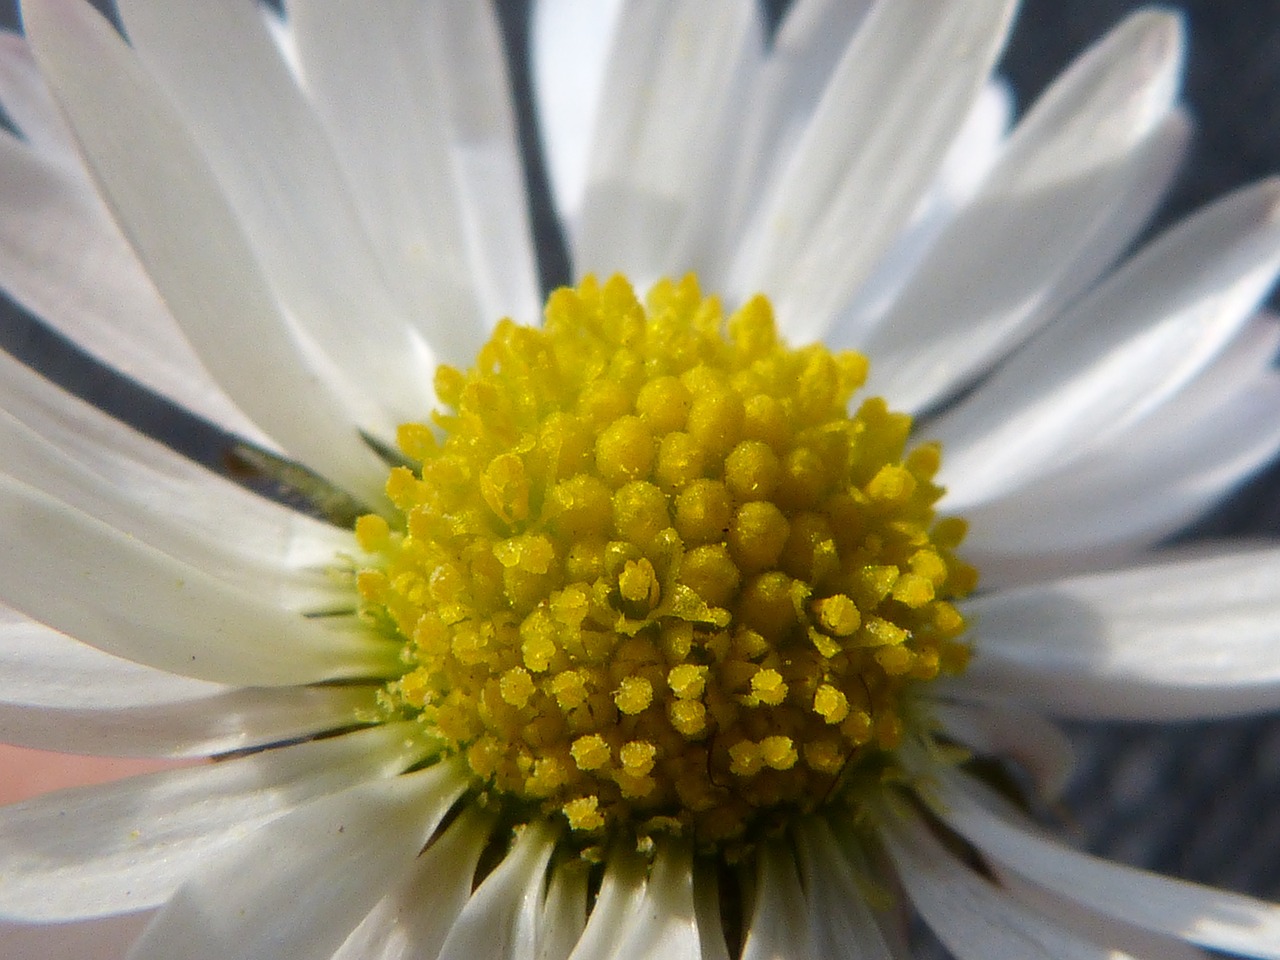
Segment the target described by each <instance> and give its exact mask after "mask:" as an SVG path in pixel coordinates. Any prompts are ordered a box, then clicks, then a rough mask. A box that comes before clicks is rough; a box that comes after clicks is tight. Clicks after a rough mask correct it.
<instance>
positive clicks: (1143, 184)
mask: <svg viewBox="0 0 1280 960" xmlns="http://www.w3.org/2000/svg"><path fill="white" fill-rule="evenodd" d="M1180 24H1181V21H1180V20H1179V19H1178V18H1177V17H1176V16H1174V15H1173V14H1171V13H1157V12H1151V11H1143V12H1140V13H1137V14H1135V15H1133V16H1132V17H1130V18H1129V19H1127V20H1126V21H1125V22H1124V23H1122V24H1121V25H1120V26H1119V27H1117V28H1116V29H1115V30H1113V31H1112V32H1111V34H1110V35H1109V36H1108V37H1107V38H1106V39H1105V40H1103V41H1102V42H1101V43H1100V44H1099V45H1098V46H1097V47H1095V48H1094V49H1093V50H1091V51H1090V52H1089V53H1086V54H1085V55H1084V56H1083V57H1081V58H1080V59H1079V60H1078V61H1077V62H1076V63H1075V64H1074V66H1073V67H1072V69H1070V70H1068V71H1067V72H1066V73H1064V74H1063V75H1062V76H1061V77H1060V78H1059V79H1058V80H1057V81H1056V82H1055V83H1054V84H1053V86H1051V87H1050V88H1049V90H1048V92H1047V93H1046V94H1045V95H1044V97H1042V98H1041V99H1040V101H1039V102H1038V103H1037V104H1036V105H1035V107H1034V108H1033V109H1032V111H1031V112H1030V113H1029V114H1028V115H1027V117H1026V119H1025V120H1023V121H1022V122H1021V123H1020V124H1019V125H1018V127H1017V129H1016V130H1015V131H1014V132H1013V135H1012V136H1011V137H1010V139H1009V141H1008V144H1007V146H1006V148H1005V150H1004V152H1003V154H1002V155H1001V157H1000V160H999V162H998V163H997V164H996V166H995V167H994V168H993V169H992V170H991V173H990V176H989V177H987V179H986V182H985V185H984V187H983V189H982V190H981V191H979V193H978V194H977V195H976V196H975V197H974V198H973V200H972V202H971V203H970V204H969V205H968V206H967V207H966V208H965V209H964V210H963V211H962V212H961V213H960V214H959V216H958V217H957V218H956V219H955V220H954V221H953V222H952V223H951V224H950V225H949V226H948V227H947V230H946V232H945V234H944V235H943V236H942V237H940V238H939V240H938V242H937V244H936V245H935V246H934V247H933V250H932V251H931V252H930V254H929V256H928V257H926V259H925V260H924V261H923V263H921V264H920V266H919V267H918V269H917V270H916V271H915V272H914V273H913V275H912V278H911V280H910V281H909V283H908V285H907V287H906V289H905V290H904V291H903V294H902V296H901V297H900V298H899V299H898V300H897V302H896V303H895V304H894V306H893V309H892V310H890V311H889V312H888V314H887V315H886V316H884V317H883V318H882V319H881V321H880V323H879V325H878V326H877V327H876V329H875V330H874V331H873V332H872V333H871V335H870V337H869V339H867V340H866V341H865V343H863V344H860V346H861V347H862V349H865V351H866V353H867V354H868V356H871V357H873V358H874V360H875V362H874V363H873V364H872V368H871V375H872V377H873V378H874V379H873V380H872V381H870V383H869V384H868V389H869V390H870V391H871V392H873V393H876V394H883V395H885V396H891V397H893V402H894V405H895V406H896V407H897V408H899V409H905V410H908V411H913V410H918V409H921V408H922V407H925V406H927V405H929V404H930V403H933V402H936V401H937V400H938V399H939V398H940V396H941V395H942V394H943V393H944V392H945V391H947V390H948V389H951V388H954V387H956V386H958V385H960V384H961V383H963V382H964V381H965V380H966V379H967V378H969V377H972V376H973V375H974V374H976V373H977V372H979V371H980V370H981V369H982V368H983V366H984V365H986V364H987V363H989V362H990V361H991V360H994V359H995V358H997V357H999V356H1000V355H1001V354H1003V353H1007V352H1009V351H1011V350H1012V349H1013V348H1014V347H1015V346H1016V345H1017V344H1018V343H1019V342H1020V341H1021V340H1023V339H1025V337H1026V336H1027V335H1028V334H1029V333H1030V332H1031V330H1032V329H1033V328H1034V326H1036V325H1038V324H1039V323H1042V322H1043V321H1046V320H1048V319H1049V317H1050V316H1052V314H1053V312H1054V311H1056V309H1057V308H1058V307H1059V306H1061V304H1062V303H1063V302H1065V301H1067V300H1069V299H1070V298H1071V297H1073V296H1075V295H1076V294H1077V293H1078V292H1079V290H1080V288H1081V286H1083V285H1087V284H1088V283H1091V282H1093V280H1094V279H1095V278H1096V275H1097V273H1098V272H1099V271H1101V270H1102V269H1103V268H1104V267H1106V266H1107V265H1108V264H1109V262H1110V260H1111V259H1112V258H1113V257H1115V256H1118V255H1119V253H1120V252H1121V251H1122V250H1123V249H1124V247H1126V246H1128V244H1129V243H1130V242H1131V241H1132V239H1133V235H1134V233H1136V231H1137V230H1138V229H1139V228H1140V227H1141V225H1142V222H1143V221H1144V220H1145V219H1146V215H1147V214H1149V213H1150V211H1151V209H1152V208H1153V206H1154V204H1155V203H1156V202H1157V200H1158V198H1159V197H1160V195H1161V194H1162V193H1163V192H1164V188H1165V187H1167V185H1168V182H1169V179H1170V177H1171V176H1172V174H1173V170H1174V167H1175V163H1174V162H1173V161H1176V159H1177V158H1178V157H1179V156H1180V154H1181V150H1180V149H1170V146H1171V144H1170V143H1169V140H1170V139H1171V138H1170V136H1168V135H1162V133H1161V132H1162V130H1163V128H1164V125H1165V121H1166V120H1167V118H1168V117H1169V114H1170V111H1171V110H1172V109H1173V106H1174V97H1175V95H1176V93H1177V84H1178V77H1179V75H1180V74H1181V66H1182V46H1183V44H1182V33H1181V30H1180ZM1172 139H1173V141H1174V143H1173V144H1172V145H1173V146H1175V147H1180V146H1181V144H1182V142H1183V141H1184V140H1185V131H1184V126H1183V125H1182V124H1181V123H1179V124H1178V129H1177V132H1176V133H1175V134H1173V136H1172ZM1134 194H1137V195H1138V198H1139V200H1140V203H1139V204H1138V210H1137V211H1136V213H1137V214H1138V215H1137V216H1134V215H1133V213H1132V212H1131V211H1130V210H1128V209H1127V207H1126V201H1128V200H1129V199H1130V197H1132V196H1133V195H1134ZM1118 212H1121V213H1123V214H1124V217H1123V221H1124V227H1125V229H1120V230H1117V229H1116V219H1117V213H1118ZM961 291H962V292H963V295H958V293H959V292H961Z"/></svg>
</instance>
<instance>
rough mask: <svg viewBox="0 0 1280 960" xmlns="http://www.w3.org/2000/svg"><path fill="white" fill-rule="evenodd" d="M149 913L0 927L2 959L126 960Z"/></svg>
mask: <svg viewBox="0 0 1280 960" xmlns="http://www.w3.org/2000/svg"><path fill="white" fill-rule="evenodd" d="M150 919H151V914H150V913H134V914H125V915H124V916H118V917H105V918H103V919H101V920H87V921H82V922H80V923H59V924H43V923H42V924H36V925H33V924H18V923H0V956H3V957H5V958H6V960H86V958H92V960H125V955H126V954H127V953H128V952H129V948H130V947H131V946H132V945H133V942H134V940H136V939H137V938H138V934H139V933H141V932H142V928H143V927H144V926H146V925H147V922H148V921H150Z"/></svg>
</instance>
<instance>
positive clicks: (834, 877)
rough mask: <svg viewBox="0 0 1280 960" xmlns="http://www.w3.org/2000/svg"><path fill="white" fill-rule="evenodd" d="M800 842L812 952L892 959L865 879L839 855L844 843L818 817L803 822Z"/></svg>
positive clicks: (853, 959)
mask: <svg viewBox="0 0 1280 960" xmlns="http://www.w3.org/2000/svg"><path fill="white" fill-rule="evenodd" d="M796 843H797V848H798V850H799V853H800V876H801V880H802V881H803V883H804V888H805V894H806V899H807V900H808V933H809V943H810V945H811V947H812V950H813V954H812V955H813V956H815V957H824V958H828V957H829V958H831V960H836V958H843V960H892V958H893V954H892V953H891V952H890V950H889V947H888V946H887V945H886V944H885V942H884V937H882V936H881V935H880V928H879V927H878V926H877V925H876V921H875V917H874V916H873V915H872V913H871V908H870V907H868V906H867V901H866V894H865V892H864V890H863V889H860V888H859V879H860V878H857V877H855V876H854V875H853V871H852V870H851V869H850V867H849V863H848V861H847V860H845V858H844V857H842V856H841V855H840V853H839V842H838V841H837V840H836V837H835V834H834V833H833V832H832V831H831V827H830V826H828V824H827V822H826V821H825V820H822V819H820V818H818V817H813V818H811V819H809V820H807V821H805V822H804V823H802V824H799V825H798V826H797V828H796ZM864 882H865V881H864Z"/></svg>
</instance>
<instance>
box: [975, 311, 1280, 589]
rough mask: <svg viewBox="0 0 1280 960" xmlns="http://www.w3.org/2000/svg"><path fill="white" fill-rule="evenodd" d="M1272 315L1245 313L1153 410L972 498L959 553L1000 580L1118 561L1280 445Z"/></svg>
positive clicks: (1278, 329) (988, 577)
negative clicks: (1241, 326)
mask: <svg viewBox="0 0 1280 960" xmlns="http://www.w3.org/2000/svg"><path fill="white" fill-rule="evenodd" d="M1277 343H1280V326H1278V325H1277V324H1276V323H1274V321H1272V320H1269V319H1262V320H1260V321H1259V322H1256V323H1254V324H1252V325H1251V326H1250V327H1248V328H1246V329H1245V331H1243V335H1242V336H1240V337H1238V338H1237V342H1236V343H1233V344H1232V346H1231V347H1230V348H1229V349H1228V350H1226V351H1224V354H1223V356H1222V357H1220V358H1219V359H1218V360H1217V361H1216V362H1215V363H1213V364H1212V365H1211V366H1210V368H1209V369H1207V370H1206V371H1204V373H1202V374H1201V375H1200V376H1199V377H1197V378H1196V379H1195V380H1194V381H1193V382H1192V383H1191V384H1189V385H1188V386H1187V388H1186V389H1184V390H1182V391H1181V392H1179V394H1178V395H1177V396H1175V397H1172V398H1171V399H1170V400H1169V402H1168V403H1166V404H1165V405H1164V406H1163V407H1161V408H1160V409H1159V410H1156V411H1155V412H1154V413H1152V414H1151V415H1150V416H1148V417H1146V418H1144V419H1143V420H1141V421H1139V422H1138V423H1135V424H1133V425H1132V426H1130V427H1129V428H1128V429H1125V430H1121V431H1119V432H1118V433H1117V434H1115V435H1114V436H1113V437H1111V438H1110V439H1109V440H1106V441H1104V442H1102V443H1101V444H1099V446H1098V447H1097V448H1096V449H1095V450H1094V451H1093V452H1092V453H1090V454H1088V455H1086V456H1084V457H1082V458H1080V459H1079V460H1077V461H1076V462H1075V463H1073V464H1071V465H1069V466H1067V467H1065V468H1063V469H1061V470H1058V471H1055V472H1051V473H1049V474H1047V475H1045V476H1043V477H1039V478H1036V479H1035V480H1033V481H1032V482H1030V483H1028V484H1027V485H1026V486H1024V487H1022V488H1020V489H1017V490H1012V491H1010V492H1009V493H1007V494H1005V495H1003V496H1001V497H999V498H998V499H996V500H994V501H992V502H990V503H986V504H983V505H982V506H979V507H978V508H977V509H973V510H968V511H966V513H965V519H966V520H968V521H969V524H970V526H969V529H970V532H971V535H970V536H969V537H968V538H967V539H966V541H965V556H966V559H968V560H969V561H970V562H972V563H974V564H975V565H977V567H978V568H979V569H980V570H981V571H982V579H983V584H984V585H986V586H988V587H990V586H1008V585H1010V584H1018V583H1025V582H1028V581H1030V580H1044V579H1049V578H1057V577H1062V576H1068V575H1071V574H1075V573H1080V572H1084V571H1087V570H1089V569H1094V568H1097V567H1099V566H1101V565H1104V564H1106V565H1110V566H1115V565H1117V564H1118V562H1121V561H1125V560H1127V559H1129V558H1131V557H1133V556H1136V555H1137V554H1138V553H1139V552H1140V551H1142V550H1144V549H1146V548H1149V547H1150V546H1151V545H1152V544H1154V543H1156V542H1157V541H1159V540H1161V539H1163V538H1164V537H1166V536H1168V535H1170V534H1172V533H1174V532H1175V531H1177V530H1178V529H1179V528H1180V527H1183V526H1185V525H1186V524H1188V523H1190V522H1191V521H1192V520H1193V519H1195V517H1197V516H1198V515H1200V514H1201V513H1203V512H1205V511H1206V510H1208V509H1209V508H1210V507H1211V506H1212V505H1213V504H1214V503H1216V502H1217V501H1219V500H1221V499H1222V497H1223V496H1224V495H1225V494H1226V493H1227V491H1229V490H1231V489H1232V488H1234V487H1236V486H1238V485H1239V484H1240V483H1241V482H1243V481H1244V480H1245V479H1246V478H1247V477H1248V476H1250V475H1251V474H1253V473H1254V472H1255V471H1257V470H1258V469H1260V468H1261V467H1262V466H1263V465H1265V464H1266V463H1268V462H1270V461H1271V459H1272V458H1273V457H1274V455H1275V453H1276V451H1277V450H1278V449H1280V376H1277V375H1276V372H1275V370H1274V369H1272V367H1271V363H1272V359H1273V358H1274V356H1275V352H1276V346H1277Z"/></svg>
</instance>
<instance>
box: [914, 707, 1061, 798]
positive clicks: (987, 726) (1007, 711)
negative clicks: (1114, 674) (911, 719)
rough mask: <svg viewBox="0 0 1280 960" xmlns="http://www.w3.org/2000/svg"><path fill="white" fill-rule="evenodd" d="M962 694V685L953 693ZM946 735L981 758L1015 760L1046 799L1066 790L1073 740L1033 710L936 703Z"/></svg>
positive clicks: (933, 710)
mask: <svg viewBox="0 0 1280 960" xmlns="http://www.w3.org/2000/svg"><path fill="white" fill-rule="evenodd" d="M948 689H954V690H955V691H956V692H957V693H958V694H959V695H963V690H964V684H963V682H958V683H955V684H953V685H952V686H951V688H944V690H948ZM930 710H931V712H932V714H933V716H934V718H935V719H936V720H937V721H938V722H939V723H940V724H941V725H942V732H943V733H944V734H946V736H948V737H952V738H954V739H955V740H957V741H958V742H960V743H962V744H964V745H965V746H966V747H968V748H970V749H971V750H973V751H974V752H976V753H978V754H982V755H984V756H988V757H999V758H1002V759H1011V760H1014V761H1016V762H1017V763H1018V764H1019V765H1020V766H1021V767H1022V768H1023V769H1025V770H1026V771H1027V772H1028V773H1030V774H1031V776H1032V778H1033V779H1034V780H1035V785H1036V788H1037V789H1038V790H1039V791H1040V794H1041V795H1042V796H1045V797H1056V796H1058V794H1060V793H1061V792H1062V789H1063V787H1065V786H1066V785H1067V778H1068V777H1069V776H1070V775H1071V768H1072V766H1073V764H1074V751H1073V750H1072V749H1071V741H1070V740H1068V739H1067V735H1066V734H1065V733H1063V732H1062V731H1061V730H1060V729H1059V728H1058V727H1057V726H1056V725H1055V724H1053V723H1051V722H1049V721H1048V720H1046V719H1045V718H1044V717H1043V716H1041V715H1040V714H1039V713H1037V712H1035V711H1034V710H1027V709H1024V708H1022V707H1019V706H1017V705H1016V704H1011V703H1006V702H1003V701H995V700H979V701H975V702H970V703H948V702H943V701H937V702H934V703H933V704H931V706H930Z"/></svg>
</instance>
